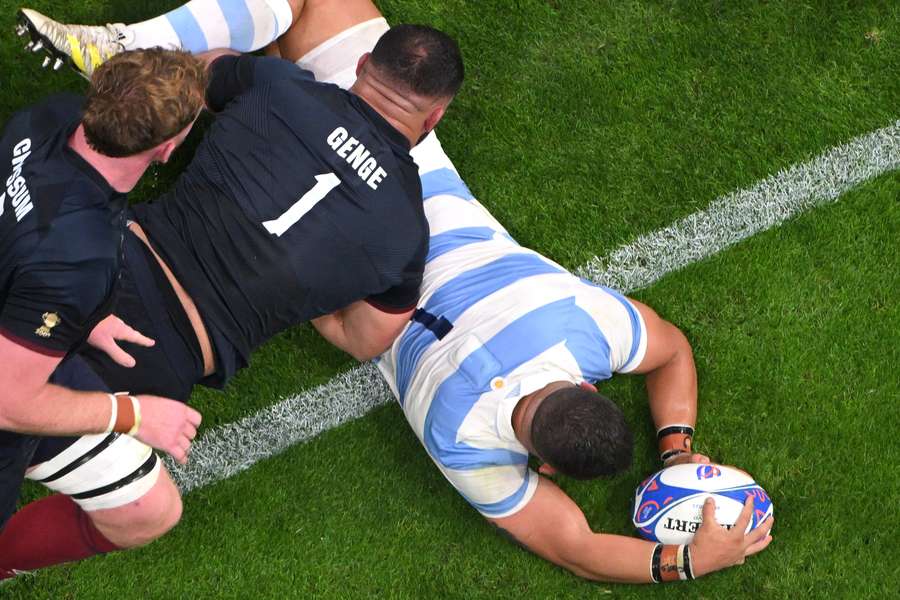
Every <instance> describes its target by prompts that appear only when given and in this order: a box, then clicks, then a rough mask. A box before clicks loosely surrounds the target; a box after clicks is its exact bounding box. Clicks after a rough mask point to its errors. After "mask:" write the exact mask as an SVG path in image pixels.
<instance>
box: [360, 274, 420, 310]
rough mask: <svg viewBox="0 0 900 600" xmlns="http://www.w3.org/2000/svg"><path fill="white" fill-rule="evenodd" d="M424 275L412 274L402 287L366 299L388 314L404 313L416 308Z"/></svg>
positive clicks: (397, 286) (395, 287)
mask: <svg viewBox="0 0 900 600" xmlns="http://www.w3.org/2000/svg"><path fill="white" fill-rule="evenodd" d="M421 285H422V275H421V274H420V275H417V276H416V275H414V274H410V275H409V276H408V277H407V278H406V279H405V280H404V281H403V283H401V284H400V285H395V286H394V287H392V288H390V289H389V290H387V291H386V292H382V293H380V294H375V295H374V296H369V297H368V298H366V302H368V303H369V304H371V305H372V306H374V307H375V308H377V309H378V310H380V311H381V312H386V313H404V312H407V311H410V310H412V309H414V308H415V307H416V303H417V302H418V301H419V288H420V287H421Z"/></svg>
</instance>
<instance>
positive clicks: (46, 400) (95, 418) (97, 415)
mask: <svg viewBox="0 0 900 600" xmlns="http://www.w3.org/2000/svg"><path fill="white" fill-rule="evenodd" d="M14 393H15V392H14ZM16 396H18V397H19V398H23V399H18V398H16V399H14V400H10V399H8V398H7V399H6V400H5V401H4V402H3V405H2V408H0V429H3V430H7V431H15V432H18V433H28V434H38V435H84V434H89V433H102V432H104V431H106V429H107V427H108V425H109V420H110V416H111V415H112V404H111V402H110V399H109V395H108V394H105V393H102V392H76V391H74V390H70V389H67V388H63V387H60V386H56V385H52V384H49V383H48V384H45V385H44V386H42V387H41V388H40V390H38V392H37V393H36V394H27V395H26V394H21V393H17V394H16ZM25 396H27V397H25Z"/></svg>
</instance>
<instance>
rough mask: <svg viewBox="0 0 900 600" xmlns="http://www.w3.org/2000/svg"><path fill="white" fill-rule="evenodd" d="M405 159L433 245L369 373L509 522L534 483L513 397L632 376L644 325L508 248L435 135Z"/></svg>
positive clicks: (609, 294) (604, 296)
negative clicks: (418, 187)
mask: <svg viewBox="0 0 900 600" xmlns="http://www.w3.org/2000/svg"><path fill="white" fill-rule="evenodd" d="M413 157H414V158H415V159H416V162H417V163H418V165H419V173H420V176H421V178H422V188H423V192H424V197H425V200H424V202H425V213H426V216H427V218H428V223H429V226H430V228H431V247H430V251H429V254H428V259H427V263H426V266H425V277H424V281H423V284H422V296H421V299H420V301H419V309H418V310H417V312H416V316H415V317H414V320H413V321H412V322H411V323H410V324H409V325H408V326H407V327H406V329H404V331H403V333H402V334H401V335H400V336H399V337H398V338H397V340H396V341H395V342H394V344H393V346H392V347H391V348H390V349H389V350H388V351H387V352H386V353H385V354H383V355H382V356H381V357H380V358H379V361H378V366H379V368H380V369H381V371H382V373H383V374H384V376H385V378H386V379H387V381H388V383H389V385H390V387H391V388H392V390H393V392H394V394H395V395H396V397H397V399H398V400H399V402H400V405H401V406H402V407H403V411H404V413H405V414H406V418H407V420H408V421H409V423H410V425H411V426H412V428H413V429H414V430H415V432H416V434H417V435H418V436H419V439H420V440H421V441H422V443H423V444H424V445H425V448H426V449H427V451H428V453H429V455H430V456H431V458H432V460H434V462H435V463H436V464H437V466H438V467H439V468H440V469H441V471H442V472H443V473H444V475H445V476H446V477H447V479H448V480H449V481H450V483H452V484H453V485H454V486H455V487H456V489H457V490H458V491H459V492H460V493H461V494H462V495H463V496H464V497H465V498H466V500H467V501H468V502H469V503H471V504H472V505H473V506H474V507H475V508H476V509H477V510H478V511H480V512H481V513H482V514H483V515H485V516H488V517H493V518H499V517H504V516H508V515H511V514H513V513H515V512H517V511H518V510H520V509H521V508H522V507H524V506H525V505H526V504H527V503H528V501H529V500H530V499H531V497H532V495H533V494H534V491H535V489H536V488H537V481H538V477H537V475H536V474H535V473H534V472H533V471H531V470H529V468H528V452H527V451H526V449H525V447H524V446H522V444H521V443H519V441H518V440H517V439H516V437H515V434H514V432H513V428H512V421H511V417H512V411H513V408H515V406H516V403H517V402H518V400H519V399H520V398H521V397H522V396H523V395H525V394H529V393H531V392H533V391H535V390H537V389H540V388H541V387H543V386H544V385H546V384H548V383H550V382H552V381H571V382H572V383H579V382H581V381H596V380H601V379H607V378H609V377H610V376H611V374H612V373H614V372H628V371H630V370H633V369H635V368H636V367H637V366H638V364H639V363H640V362H641V360H642V359H643V356H644V351H645V349H646V335H645V329H644V323H643V320H642V319H641V317H640V314H639V313H638V311H637V310H636V309H635V307H634V306H633V305H632V304H631V303H630V302H629V301H628V300H627V299H625V298H624V297H623V296H622V295H621V294H619V293H617V292H615V291H613V290H609V289H606V288H603V287H599V286H596V285H593V284H591V283H588V282H586V281H583V280H581V279H579V278H578V277H575V276H574V275H572V274H570V273H569V272H567V271H566V270H565V269H563V268H562V267H560V266H559V265H557V264H556V263H554V262H553V261H551V260H549V259H547V258H545V257H543V256H541V255H540V254H538V253H537V252H534V251H532V250H529V249H527V248H523V247H522V246H520V245H519V244H517V243H516V242H515V241H514V240H513V239H512V238H511V237H510V236H509V234H508V233H507V231H506V229H504V227H503V226H502V225H500V223H499V222H497V221H496V220H495V219H494V218H493V217H492V216H491V215H490V213H488V212H487V210H485V209H484V207H482V206H481V204H479V203H478V202H477V201H476V200H475V198H474V197H473V195H472V193H471V192H470V191H469V190H468V188H467V187H466V185H465V184H464V183H463V181H462V179H460V177H459V175H458V174H457V172H456V169H455V168H454V167H453V165H452V163H451V162H450V160H449V159H448V158H447V156H446V155H445V154H444V152H443V150H442V149H441V146H440V143H439V142H438V141H437V138H436V137H435V136H434V135H431V136H429V138H428V139H427V140H426V141H424V142H423V143H422V144H420V145H419V146H418V147H417V148H416V149H415V150H414V151H413Z"/></svg>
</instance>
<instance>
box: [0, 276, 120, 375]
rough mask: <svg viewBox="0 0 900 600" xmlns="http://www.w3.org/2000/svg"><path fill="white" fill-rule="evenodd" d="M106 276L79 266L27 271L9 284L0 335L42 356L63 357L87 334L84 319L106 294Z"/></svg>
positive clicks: (86, 322)
mask: <svg viewBox="0 0 900 600" xmlns="http://www.w3.org/2000/svg"><path fill="white" fill-rule="evenodd" d="M109 281H110V279H109V277H108V275H107V274H105V273H100V272H96V273H93V274H92V273H91V269H90V268H88V269H85V268H84V266H81V267H80V268H76V267H75V266H74V265H52V266H44V267H42V268H35V267H29V268H28V269H27V270H25V271H23V272H21V273H19V274H18V275H17V277H16V279H15V280H14V281H13V283H12V286H11V288H10V290H9V295H8V296H7V298H6V303H5V304H4V306H3V310H2V312H0V334H2V335H3V336H5V337H6V338H8V339H10V340H12V341H13V342H15V343H17V344H19V345H20V346H23V347H25V348H28V349H29V350H32V351H34V352H39V353H41V354H45V355H47V356H59V357H62V356H64V355H65V354H66V353H68V352H69V350H71V349H72V348H73V347H74V346H75V345H76V344H78V343H79V342H81V341H82V340H83V339H84V338H85V337H86V336H87V334H88V333H89V332H88V331H86V328H87V326H88V321H89V319H90V318H91V316H92V315H93V314H94V313H95V312H96V310H97V309H98V308H99V307H100V305H101V304H102V303H103V301H104V299H105V298H106V297H107V296H108V294H109Z"/></svg>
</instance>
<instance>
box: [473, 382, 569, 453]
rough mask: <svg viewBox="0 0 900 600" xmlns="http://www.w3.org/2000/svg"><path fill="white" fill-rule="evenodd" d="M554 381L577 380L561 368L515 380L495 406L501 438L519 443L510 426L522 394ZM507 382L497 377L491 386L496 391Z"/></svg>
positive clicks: (498, 431) (524, 394)
mask: <svg viewBox="0 0 900 600" xmlns="http://www.w3.org/2000/svg"><path fill="white" fill-rule="evenodd" d="M554 381H571V382H572V383H574V384H576V385H577V384H578V381H574V380H573V379H572V376H571V375H569V374H568V373H566V372H565V371H562V370H553V371H538V372H537V373H533V374H531V375H528V376H526V377H523V378H522V379H519V381H517V382H515V385H514V386H513V388H512V389H511V390H510V391H509V392H507V394H506V396H504V397H503V399H502V400H500V403H499V406H498V408H497V423H496V427H497V433H498V434H499V435H500V438H501V439H503V440H505V441H508V442H515V443H517V444H520V445H521V442H519V439H518V438H517V437H516V432H515V430H514V429H513V426H512V415H513V411H514V410H515V408H516V405H517V404H518V403H519V400H521V399H522V398H523V397H524V396H527V395H528V394H531V393H533V392H536V391H538V390H539V389H541V388H542V387H544V386H545V385H547V384H550V383H553V382H554ZM500 382H502V383H501V386H500V387H498V385H497V383H500ZM509 384H510V382H509V381H504V380H502V379H501V378H499V377H498V378H496V379H495V380H494V381H491V387H492V388H493V389H495V390H497V391H500V390H502V389H503V388H504V387H506V386H507V385H509Z"/></svg>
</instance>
